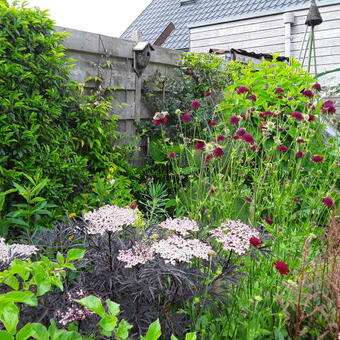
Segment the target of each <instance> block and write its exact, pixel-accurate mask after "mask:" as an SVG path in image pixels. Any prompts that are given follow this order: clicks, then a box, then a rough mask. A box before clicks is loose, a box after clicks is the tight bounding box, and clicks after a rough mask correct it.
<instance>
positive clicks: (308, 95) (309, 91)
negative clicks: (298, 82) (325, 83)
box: [302, 90, 314, 98]
mask: <svg viewBox="0 0 340 340" xmlns="http://www.w3.org/2000/svg"><path fill="white" fill-rule="evenodd" d="M302 94H303V95H304V96H305V97H307V98H313V97H314V93H313V91H311V90H303V91H302Z"/></svg>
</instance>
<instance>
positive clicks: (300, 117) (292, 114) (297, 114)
mask: <svg viewBox="0 0 340 340" xmlns="http://www.w3.org/2000/svg"><path fill="white" fill-rule="evenodd" d="M290 115H291V116H292V117H294V118H295V119H296V120H303V114H302V113H301V112H298V111H296V112H293V113H291V114H290Z"/></svg>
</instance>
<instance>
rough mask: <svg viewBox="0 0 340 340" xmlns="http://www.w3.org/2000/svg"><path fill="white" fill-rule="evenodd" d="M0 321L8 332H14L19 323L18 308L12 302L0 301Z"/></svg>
mask: <svg viewBox="0 0 340 340" xmlns="http://www.w3.org/2000/svg"><path fill="white" fill-rule="evenodd" d="M0 321H1V322H2V323H3V325H4V326H5V328H6V330H7V331H8V332H9V333H10V334H14V333H15V331H16V328H17V325H18V323H19V308H18V307H17V306H16V305H15V304H14V303H13V302H7V303H6V302H0Z"/></svg>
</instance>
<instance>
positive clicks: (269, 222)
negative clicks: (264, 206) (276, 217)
mask: <svg viewBox="0 0 340 340" xmlns="http://www.w3.org/2000/svg"><path fill="white" fill-rule="evenodd" d="M264 220H265V221H266V222H267V223H268V224H269V225H272V224H273V223H274V222H273V219H272V218H270V217H266V218H265V219H264Z"/></svg>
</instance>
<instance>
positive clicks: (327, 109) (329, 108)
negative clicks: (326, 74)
mask: <svg viewBox="0 0 340 340" xmlns="http://www.w3.org/2000/svg"><path fill="white" fill-rule="evenodd" d="M321 110H322V112H323V113H325V114H329V115H330V114H334V113H335V112H336V107H335V105H334V103H333V102H332V101H331V100H326V101H325V102H324V103H323V104H322V106H321Z"/></svg>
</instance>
